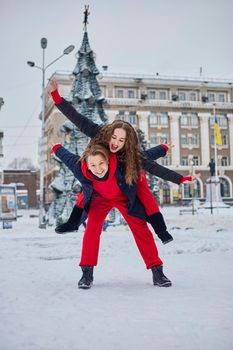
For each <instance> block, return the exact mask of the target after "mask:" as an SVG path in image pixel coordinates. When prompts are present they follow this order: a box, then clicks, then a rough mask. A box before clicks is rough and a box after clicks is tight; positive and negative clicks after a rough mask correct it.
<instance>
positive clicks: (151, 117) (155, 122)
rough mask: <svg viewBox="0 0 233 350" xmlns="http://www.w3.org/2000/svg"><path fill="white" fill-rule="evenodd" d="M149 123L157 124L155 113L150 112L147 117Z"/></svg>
mask: <svg viewBox="0 0 233 350" xmlns="http://www.w3.org/2000/svg"><path fill="white" fill-rule="evenodd" d="M149 122H150V125H158V118H157V115H156V113H154V112H152V113H151V114H150V119H149Z"/></svg>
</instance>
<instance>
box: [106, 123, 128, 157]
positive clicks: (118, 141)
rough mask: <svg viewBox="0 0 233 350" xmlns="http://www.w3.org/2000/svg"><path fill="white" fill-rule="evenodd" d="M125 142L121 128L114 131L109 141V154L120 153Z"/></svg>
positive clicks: (123, 131) (124, 134) (124, 133)
mask: <svg viewBox="0 0 233 350" xmlns="http://www.w3.org/2000/svg"><path fill="white" fill-rule="evenodd" d="M125 140H126V131H125V130H124V129H122V128H117V129H115V130H114V131H113V134H112V136H111V139H110V141H109V149H110V152H112V153H116V152H118V151H120V150H121V149H122V148H123V147H124V145H125Z"/></svg>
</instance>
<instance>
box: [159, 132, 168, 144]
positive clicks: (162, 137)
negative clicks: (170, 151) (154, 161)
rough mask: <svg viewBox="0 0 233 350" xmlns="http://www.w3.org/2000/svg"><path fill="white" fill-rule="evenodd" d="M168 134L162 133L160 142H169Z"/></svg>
mask: <svg viewBox="0 0 233 350" xmlns="http://www.w3.org/2000/svg"><path fill="white" fill-rule="evenodd" d="M167 139H168V137H167V134H160V137H159V143H167Z"/></svg>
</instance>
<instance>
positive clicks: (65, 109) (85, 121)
mask: <svg viewBox="0 0 233 350" xmlns="http://www.w3.org/2000/svg"><path fill="white" fill-rule="evenodd" d="M56 106H57V108H58V109H59V110H60V111H61V112H62V113H63V114H64V115H65V116H66V117H67V118H68V119H69V120H70V121H71V122H72V123H73V124H74V125H75V126H76V127H77V128H78V129H79V130H80V131H81V132H82V133H84V134H85V135H87V136H88V137H90V138H94V137H95V136H96V135H97V133H98V132H99V131H100V130H101V128H102V127H103V126H104V125H98V124H96V123H94V122H93V121H92V120H90V119H89V118H87V117H85V116H84V115H82V114H80V113H79V112H78V111H76V109H75V108H74V107H73V106H72V104H71V103H70V102H68V101H67V100H65V99H64V98H62V101H61V103H59V104H56ZM150 150H151V149H149V150H147V152H148V153H147V157H149V158H147V159H145V160H144V163H143V168H144V169H145V170H146V171H148V172H149V173H151V174H153V175H155V176H157V177H160V178H161V179H163V180H167V181H171V182H173V183H175V184H180V181H181V179H182V175H180V174H178V173H177V172H175V171H173V170H170V169H168V168H165V167H164V166H162V165H159V164H158V163H156V162H155V161H154V160H153V159H155V158H153V152H152V153H150ZM165 153H166V152H165ZM150 158H151V159H150Z"/></svg>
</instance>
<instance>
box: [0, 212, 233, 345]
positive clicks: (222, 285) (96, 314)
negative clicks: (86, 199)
mask: <svg viewBox="0 0 233 350" xmlns="http://www.w3.org/2000/svg"><path fill="white" fill-rule="evenodd" d="M179 209H180V208H177V207H169V208H163V209H162V212H163V213H164V216H165V218H166V221H167V224H168V227H169V230H170V232H171V233H172V234H173V236H174V239H175V240H174V241H173V242H172V243H169V244H168V245H165V246H163V245H162V243H161V242H160V241H158V240H157V239H156V242H157V246H158V249H159V252H160V256H161V258H162V259H163V261H164V272H165V274H166V275H167V276H168V277H169V278H170V279H171V280H172V282H173V286H172V287H171V288H159V287H155V286H153V284H152V276H151V271H150V270H149V271H148V270H146V269H145V267H144V263H143V261H142V259H141V257H140V255H139V253H138V251H137V248H136V245H135V243H134V240H133V238H132V236H131V233H130V231H129V230H128V229H127V228H126V227H124V226H120V227H111V228H109V229H108V230H107V231H106V232H104V233H103V235H102V241H101V249H100V257H99V264H98V267H96V268H95V273H94V278H95V280H94V286H93V288H91V289H90V290H80V289H78V288H77V282H78V280H79V278H80V275H81V272H80V268H79V266H78V262H79V257H80V249H81V242H82V233H83V229H81V230H80V232H76V233H69V234H67V235H63V236H62V235H57V234H56V233H55V232H54V230H53V228H48V229H46V230H41V229H38V227H37V226H38V219H37V218H31V217H29V214H31V212H30V213H29V212H27V211H26V212H22V214H23V217H20V218H19V219H18V221H17V222H15V223H13V229H9V230H2V229H0V349H1V350H55V349H56V350H89V349H96V350H100V349H101V350H131V349H132V350H142V349H143V350H144V349H163V350H173V349H182V350H183V349H184V350H202V349H204V350H232V349H233V208H230V209H222V210H219V213H218V214H217V213H216V214H215V215H210V213H209V211H208V210H207V211H204V213H202V214H197V215H194V216H192V215H191V214H190V213H188V214H187V213H186V214H184V215H179Z"/></svg>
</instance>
